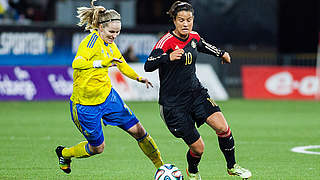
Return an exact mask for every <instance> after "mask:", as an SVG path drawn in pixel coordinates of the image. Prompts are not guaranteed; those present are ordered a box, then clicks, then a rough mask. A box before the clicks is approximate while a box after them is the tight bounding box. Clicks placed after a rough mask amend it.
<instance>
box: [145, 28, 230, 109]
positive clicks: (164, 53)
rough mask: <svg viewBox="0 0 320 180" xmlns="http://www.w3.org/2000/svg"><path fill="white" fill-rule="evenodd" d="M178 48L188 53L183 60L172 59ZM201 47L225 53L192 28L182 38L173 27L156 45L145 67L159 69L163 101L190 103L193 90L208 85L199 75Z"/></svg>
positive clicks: (169, 103)
mask: <svg viewBox="0 0 320 180" xmlns="http://www.w3.org/2000/svg"><path fill="white" fill-rule="evenodd" d="M176 49H183V50H184V55H182V57H181V59H179V60H175V61H170V53H171V52H173V51H174V50H176ZM198 51H199V52H203V53H206V54H211V55H214V56H217V57H221V56H222V55H223V54H224V51H222V50H220V49H218V48H216V47H215V46H214V45H211V44H209V43H207V42H205V41H204V40H203V39H202V38H201V37H200V36H199V34H198V33H196V32H194V31H192V32H190V34H189V36H188V38H186V39H181V38H179V37H177V36H175V35H174V34H173V33H172V31H170V32H168V33H167V34H165V35H164V36H163V37H162V38H161V39H160V40H159V41H158V42H157V44H156V45H155V46H154V48H153V50H152V52H151V54H150V56H149V58H148V60H147V61H146V62H145V65H144V69H145V71H146V72H152V71H154V70H156V69H159V79H160V94H159V104H161V105H165V106H177V105H183V104H187V103H188V102H189V101H191V100H192V92H194V91H198V90H201V89H204V87H202V85H201V83H200V81H199V79H198V78H197V76H196V67H195V63H196V60H197V55H198Z"/></svg>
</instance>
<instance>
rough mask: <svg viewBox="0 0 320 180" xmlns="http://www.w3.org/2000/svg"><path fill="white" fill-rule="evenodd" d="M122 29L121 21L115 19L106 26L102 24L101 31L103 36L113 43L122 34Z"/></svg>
mask: <svg viewBox="0 0 320 180" xmlns="http://www.w3.org/2000/svg"><path fill="white" fill-rule="evenodd" d="M120 30H121V22H120V21H113V22H109V23H108V25H106V26H105V27H104V28H103V27H102V26H100V28H99V31H100V32H99V33H100V36H101V38H102V39H103V40H104V41H105V42H107V43H109V44H111V43H113V41H114V40H115V39H116V37H117V36H118V35H119V34H120Z"/></svg>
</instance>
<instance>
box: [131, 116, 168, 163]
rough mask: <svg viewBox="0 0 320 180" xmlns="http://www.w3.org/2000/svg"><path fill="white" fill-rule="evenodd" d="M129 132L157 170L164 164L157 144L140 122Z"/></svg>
mask: <svg viewBox="0 0 320 180" xmlns="http://www.w3.org/2000/svg"><path fill="white" fill-rule="evenodd" d="M127 132H128V133H129V134H130V135H131V136H132V137H134V138H135V139H136V140H137V142H138V145H139V147H140V149H141V150H142V151H143V153H144V154H145V155H146V156H147V157H148V158H149V159H150V160H151V161H152V163H153V164H154V166H155V167H156V168H157V169H158V168H159V167H160V166H162V165H163V164H164V163H163V161H162V158H161V155H160V151H159V148H158V146H157V144H156V143H155V141H154V140H153V138H152V137H151V136H150V135H149V134H148V133H147V132H146V130H145V129H144V127H143V126H142V125H141V123H140V122H138V123H136V124H135V125H134V126H132V127H131V128H129V129H128V130H127Z"/></svg>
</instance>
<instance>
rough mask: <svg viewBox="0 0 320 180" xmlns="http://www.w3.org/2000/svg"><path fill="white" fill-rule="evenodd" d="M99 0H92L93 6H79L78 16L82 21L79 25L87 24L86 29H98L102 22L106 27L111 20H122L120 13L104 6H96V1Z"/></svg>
mask: <svg viewBox="0 0 320 180" xmlns="http://www.w3.org/2000/svg"><path fill="white" fill-rule="evenodd" d="M95 1H97V0H92V1H91V7H90V8H88V7H79V8H77V13H78V16H77V17H78V18H79V19H80V22H79V23H78V24H77V25H78V26H83V25H85V24H86V27H85V30H93V29H98V27H99V24H102V25H103V27H105V26H106V25H107V24H108V23H109V22H111V21H120V20H121V16H120V14H119V13H118V12H117V11H115V10H113V9H108V10H106V9H105V8H104V7H102V6H95V5H94V2H95Z"/></svg>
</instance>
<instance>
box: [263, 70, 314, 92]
mask: <svg viewBox="0 0 320 180" xmlns="http://www.w3.org/2000/svg"><path fill="white" fill-rule="evenodd" d="M265 87H266V89H267V90H268V91H269V92H270V93H272V94H274V95H278V96H286V95H290V94H291V93H293V92H294V91H295V90H296V91H298V92H299V93H300V94H301V95H304V96H312V95H316V93H317V91H318V88H319V81H318V79H317V77H316V76H310V75H306V76H304V77H302V78H301V80H300V81H299V80H295V79H294V77H293V75H292V74H291V73H290V72H288V71H283V72H279V73H276V74H274V75H272V76H270V77H269V78H267V80H266V81H265Z"/></svg>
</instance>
